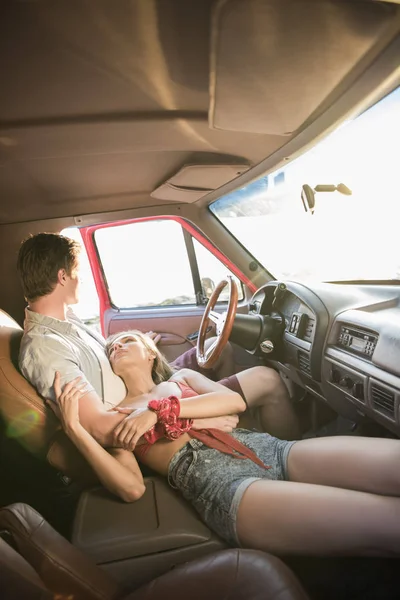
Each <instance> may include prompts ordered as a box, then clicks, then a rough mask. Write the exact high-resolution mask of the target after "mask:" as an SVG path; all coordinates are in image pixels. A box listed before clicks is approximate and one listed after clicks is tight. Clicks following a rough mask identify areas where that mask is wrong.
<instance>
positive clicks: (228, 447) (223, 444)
mask: <svg viewBox="0 0 400 600" xmlns="http://www.w3.org/2000/svg"><path fill="white" fill-rule="evenodd" d="M174 383H176V384H177V385H178V386H179V388H180V390H181V392H182V399H184V398H194V397H195V396H198V395H199V394H197V393H196V392H195V391H194V390H193V389H192V388H191V387H189V386H188V385H187V384H186V383H181V382H179V381H174ZM182 420H183V421H187V420H186V419H182ZM147 433H150V432H147ZM187 433H188V435H189V436H190V437H191V438H195V439H196V440H199V441H200V442H202V443H203V444H204V445H205V446H208V447H209V448H214V449H215V450H219V451H220V452H223V453H224V454H229V455H231V456H234V457H235V458H238V459H245V458H249V459H250V460H252V461H253V462H255V463H256V464H257V465H259V466H260V467H263V468H264V469H270V468H271V467H270V466H268V465H265V464H264V463H263V462H262V460H260V459H259V458H258V456H257V455H256V454H255V453H254V452H253V451H252V450H250V448H248V447H247V446H245V445H244V444H242V443H241V442H239V441H238V440H237V439H236V438H234V437H233V436H232V435H230V434H229V433H227V432H225V431H220V430H219V429H190V430H188V431H187ZM145 436H146V437H147V441H146V442H145V443H144V444H140V445H139V446H136V448H135V454H136V456H137V458H139V460H140V459H142V458H143V457H144V456H145V454H146V453H147V451H148V450H149V448H150V446H151V445H152V444H154V442H156V441H157V439H160V436H156V437H155V436H154V435H151V434H150V435H149V436H148V435H147V434H145Z"/></svg>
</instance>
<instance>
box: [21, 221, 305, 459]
mask: <svg viewBox="0 0 400 600" xmlns="http://www.w3.org/2000/svg"><path fill="white" fill-rule="evenodd" d="M79 254H80V244H79V243H78V242H76V241H74V240H71V239H69V238H67V237H64V236H61V235H57V234H52V233H40V234H37V235H35V236H31V237H30V238H28V239H27V240H25V241H24V242H23V243H22V245H21V248H20V251H19V255H18V271H19V274H20V277H21V282H22V286H23V291H24V296H25V298H26V300H27V302H28V304H29V306H28V308H27V309H26V317H25V323H24V335H23V338H22V342H21V349H20V368H21V371H22V373H23V375H24V376H25V377H26V379H28V381H30V382H31V383H32V384H33V385H34V386H35V387H36V388H37V390H38V392H39V393H40V394H41V395H42V396H43V397H44V398H50V399H54V397H55V396H54V390H53V382H54V376H55V373H56V371H58V372H59V373H60V380H61V381H60V383H61V386H63V385H65V384H66V383H68V382H69V381H71V380H72V379H75V378H76V377H80V378H81V381H82V383H83V384H85V394H84V395H83V396H82V398H81V400H80V404H79V417H80V420H81V423H82V425H83V426H84V427H85V428H86V429H87V430H88V431H89V432H90V433H91V434H92V435H93V437H95V439H97V440H98V442H99V443H101V444H102V445H103V446H118V445H120V439H123V437H124V436H125V435H126V430H127V428H129V427H130V423H132V421H131V419H133V418H134V413H133V414H132V415H130V416H128V417H126V416H125V415H123V414H120V413H118V412H115V411H110V408H112V407H115V406H116V405H118V404H119V403H120V402H122V400H123V399H124V397H125V394H126V390H125V386H124V384H123V382H122V380H121V379H120V378H119V377H118V376H116V375H115V374H114V373H113V371H112V369H111V367H110V364H109V361H108V358H107V356H106V353H105V349H104V348H105V344H104V339H103V338H102V337H101V336H100V335H98V334H96V333H95V332H93V331H92V330H90V329H89V328H88V327H86V326H85V325H84V324H83V323H82V322H81V321H80V320H79V319H78V318H77V317H76V316H75V315H74V314H73V312H72V311H71V310H70V308H69V306H70V305H71V304H77V303H78V301H79V283H80V282H79ZM257 369H258V370H260V369H261V372H260V373H259V374H255V375H254V376H252V375H251V373H250V376H249V374H248V373H247V374H245V375H242V374H239V375H238V376H237V377H236V376H233V377H232V378H230V381H229V378H228V380H225V382H224V383H225V385H226V386H227V387H229V386H230V387H231V389H232V386H233V389H234V388H235V386H236V389H237V386H238V382H239V387H241V388H243V395H244V398H245V399H246V401H247V403H248V405H249V406H250V407H253V406H257V405H260V404H261V403H262V402H261V401H262V399H263V398H265V399H266V400H267V401H266V402H265V401H264V404H263V406H262V408H261V413H262V414H263V418H264V419H267V421H270V422H269V423H267V424H268V431H270V432H271V433H274V434H276V435H280V436H281V437H288V436H287V435H286V436H285V435H282V432H281V431H274V419H275V420H276V422H277V424H278V426H277V427H275V429H279V428H281V429H284V428H286V429H287V430H288V431H289V435H290V437H292V436H293V434H294V435H296V434H297V423H296V420H295V417H294V415H293V413H292V412H291V406H290V401H289V398H288V394H287V391H286V387H285V386H284V384H283V383H282V382H281V380H280V378H279V376H278V375H277V374H276V373H275V372H274V371H272V370H270V369H266V368H265V367H257ZM239 376H240V377H241V379H240V380H239ZM230 384H231V385H230ZM264 386H266V387H264ZM235 391H236V390H235ZM284 413H286V414H284ZM282 414H284V418H282ZM223 419H224V418H220V421H219V422H218V421H217V422H214V423H213V425H211V424H210V422H209V420H207V424H206V425H205V424H204V423H203V424H202V423H196V425H195V426H197V427H201V426H203V427H205V426H208V427H210V426H215V427H220V428H225V430H227V429H228V430H229V429H232V427H235V425H236V422H237V420H236V421H235V419H234V417H227V418H226V419H225V420H223ZM122 420H124V430H122V431H118V435H115V434H114V430H115V428H116V427H117V426H118V425H119V424H120V423H121V421H122ZM118 429H119V430H121V428H118ZM121 436H123V437H121ZM129 449H133V448H129Z"/></svg>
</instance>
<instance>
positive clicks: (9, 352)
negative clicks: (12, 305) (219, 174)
mask: <svg viewBox="0 0 400 600" xmlns="http://www.w3.org/2000/svg"><path fill="white" fill-rule="evenodd" d="M22 334H23V330H22V328H21V327H20V326H19V325H18V323H17V322H16V321H14V319H12V318H11V317H10V316H9V315H8V314H7V313H5V312H4V311H2V310H1V309H0V417H1V419H2V421H3V423H4V427H5V431H6V435H7V436H8V437H11V438H15V439H17V440H18V442H19V443H20V444H21V445H22V446H23V447H24V448H25V449H26V450H28V451H29V452H30V453H31V454H33V455H34V456H36V457H38V458H39V459H42V460H47V461H48V462H49V463H50V465H52V466H53V467H55V468H56V469H57V471H61V472H62V473H63V474H64V475H67V476H69V477H71V478H72V479H74V480H75V481H77V482H80V483H82V484H85V485H90V484H93V483H94V482H96V481H97V477H96V476H95V474H94V473H93V471H92V469H91V468H90V466H89V465H88V463H87V462H86V461H85V460H84V459H83V457H82V456H81V455H80V454H79V452H78V451H77V450H76V448H75V447H74V445H73V444H72V443H71V441H70V440H69V439H68V437H67V436H66V435H65V433H64V431H63V430H62V429H61V427H60V423H59V422H58V420H57V419H56V417H55V416H54V414H53V413H52V411H51V410H50V409H48V408H47V407H46V406H45V404H44V401H43V398H41V396H39V395H38V394H37V393H36V390H35V389H34V388H33V386H31V385H30V384H29V383H28V381H26V379H25V378H24V377H23V376H22V375H21V373H20V372H19V369H18V354H19V346H20V343H21V338H22Z"/></svg>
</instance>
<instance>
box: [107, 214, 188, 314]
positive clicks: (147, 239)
mask: <svg viewBox="0 0 400 600" xmlns="http://www.w3.org/2000/svg"><path fill="white" fill-rule="evenodd" d="M95 242H96V245H97V249H98V252H99V256H100V261H101V264H102V267H103V270H104V275H105V278H106V281H107V285H108V289H109V293H110V298H111V301H112V303H113V304H114V306H117V307H118V308H135V307H146V306H174V305H178V304H179V305H184V304H195V303H196V296H195V290H194V285H193V278H192V273H191V269H190V264H189V258H188V254H187V250H186V244H185V239H184V236H183V231H182V227H181V225H179V223H177V222H176V221H172V220H166V219H164V220H152V221H143V222H137V223H127V224H126V225H117V226H115V227H105V228H103V229H99V230H97V231H96V232H95Z"/></svg>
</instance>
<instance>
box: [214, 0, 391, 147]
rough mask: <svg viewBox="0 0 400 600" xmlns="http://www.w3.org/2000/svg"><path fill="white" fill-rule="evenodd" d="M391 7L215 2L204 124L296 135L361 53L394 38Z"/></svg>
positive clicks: (275, 0)
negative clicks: (206, 121) (208, 99)
mask: <svg viewBox="0 0 400 600" xmlns="http://www.w3.org/2000/svg"><path fill="white" fill-rule="evenodd" d="M398 8H399V7H398V6H396V5H387V4H383V3H380V2H371V1H360V0H357V1H356V0H348V1H338V0H334V1H333V0H332V1H330V0H319V1H315V0H284V1H282V0H246V2H243V0H223V1H220V2H219V3H218V4H217V6H216V9H215V12H214V18H213V31H212V45H211V80H210V98H211V104H210V114H209V119H210V126H211V127H213V128H216V129H224V130H229V131H241V132H251V133H261V134H272V135H289V134H291V133H292V132H294V131H296V130H297V129H299V127H301V125H302V124H303V123H304V122H305V121H306V120H307V119H308V118H309V117H310V115H311V114H312V113H313V112H314V111H315V110H316V109H317V108H318V107H319V106H320V105H321V103H323V102H324V100H326V99H328V97H329V95H330V94H332V93H333V92H334V91H335V90H336V89H337V87H338V86H339V85H340V84H342V83H343V82H344V80H345V79H346V78H347V77H348V76H349V75H350V74H351V73H353V71H354V70H355V69H356V67H357V66H358V67H359V68H361V67H362V61H363V58H364V57H365V56H366V55H367V53H369V52H370V51H372V50H373V49H374V48H375V47H377V46H378V44H380V43H382V40H383V41H385V37H387V36H393V35H394V33H393V32H392V27H391V24H392V25H393V15H394V14H395V13H396V9H398ZM389 39H390V38H389ZM378 49H379V48H378Z"/></svg>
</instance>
